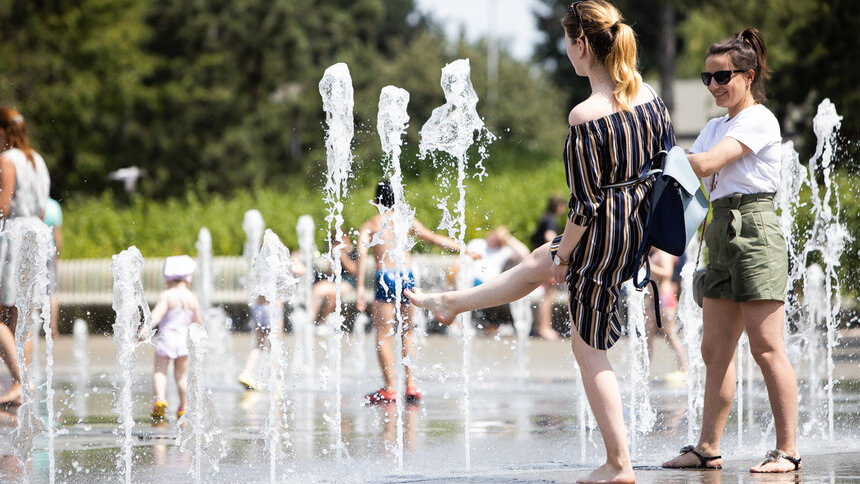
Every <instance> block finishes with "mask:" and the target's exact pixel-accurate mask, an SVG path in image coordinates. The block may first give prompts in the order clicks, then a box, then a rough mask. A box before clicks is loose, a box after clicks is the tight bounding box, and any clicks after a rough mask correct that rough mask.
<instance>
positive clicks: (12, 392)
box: [0, 383, 21, 407]
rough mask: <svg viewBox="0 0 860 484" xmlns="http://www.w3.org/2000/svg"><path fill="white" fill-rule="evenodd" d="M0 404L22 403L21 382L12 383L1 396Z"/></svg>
mask: <svg viewBox="0 0 860 484" xmlns="http://www.w3.org/2000/svg"><path fill="white" fill-rule="evenodd" d="M0 405H2V406H5V407H17V406H19V405H21V383H12V385H11V386H10V387H9V389H8V390H6V394H5V395H3V396H2V397H0Z"/></svg>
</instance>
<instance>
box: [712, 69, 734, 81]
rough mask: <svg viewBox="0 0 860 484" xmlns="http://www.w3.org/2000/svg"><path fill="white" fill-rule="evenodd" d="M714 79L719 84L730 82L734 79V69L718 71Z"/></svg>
mask: <svg viewBox="0 0 860 484" xmlns="http://www.w3.org/2000/svg"><path fill="white" fill-rule="evenodd" d="M714 80H715V81H717V84H728V82H729V81H731V80H732V71H717V72H715V73H714Z"/></svg>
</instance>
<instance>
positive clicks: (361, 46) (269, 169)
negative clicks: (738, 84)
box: [0, 0, 860, 287]
mask: <svg viewBox="0 0 860 484" xmlns="http://www.w3.org/2000/svg"><path fill="white" fill-rule="evenodd" d="M616 4H617V6H618V7H619V9H620V10H621V12H622V13H623V15H624V16H625V19H626V22H627V23H629V24H631V25H632V26H633V28H634V30H635V31H636V32H637V34H638V36H639V46H640V51H639V56H640V61H641V68H642V72H643V74H644V77H645V79H646V80H647V81H648V82H650V83H652V84H653V85H654V86H655V88H657V89H658V90H659V91H660V93H661V95H662V97H663V98H664V100H665V101H666V103H667V105H669V106H670V107H671V109H672V116H673V120H674V121H675V124H676V131H677V132H678V134H679V143H680V144H682V145H684V144H686V145H689V143H690V142H691V141H692V138H693V137H695V135H696V133H697V132H698V130H699V129H700V128H701V127H702V126H703V125H704V123H705V121H706V120H707V119H708V118H709V117H712V116H715V115H720V114H722V112H721V111H720V110H719V109H717V108H716V107H715V106H714V105H713V102H712V101H711V99H710V96H709V94H708V93H707V90H706V89H705V88H704V86H702V85H701V83H700V81H699V80H698V79H697V77H698V73H699V72H700V71H701V70H702V69H703V64H704V52H705V49H706V48H707V46H708V45H710V44H711V43H713V42H715V41H718V40H720V39H723V38H725V37H727V36H728V35H730V34H732V33H734V32H737V31H739V30H742V29H743V28H746V27H751V26H755V27H757V28H759V29H760V30H761V31H762V32H763V33H764V36H765V38H766V40H767V42H768V51H769V59H770V61H771V65H772V68H773V71H774V72H773V81H772V83H771V89H770V107H771V108H772V109H773V110H774V111H775V112H776V113H777V115H778V116H779V118H780V121H781V124H782V129H783V135H784V137H785V139H786V140H792V141H794V142H795V147H796V149H798V151H799V152H800V154H801V160H804V161H805V160H807V159H808V158H809V156H811V154H812V151H813V150H814V147H815V138H814V135H813V132H812V127H811V123H812V117H813V115H814V112H815V108H816V106H817V105H818V103H819V102H820V101H821V100H822V99H824V98H830V99H831V100H832V101H833V102H834V103H835V105H836V108H837V110H838V111H839V113H840V114H842V115H843V117H844V118H843V122H842V129H841V134H840V137H841V138H840V143H839V144H838V152H837V153H836V167H837V175H838V179H839V180H843V181H842V183H840V186H841V187H842V191H843V192H844V194H843V202H842V207H843V210H845V211H846V217H847V220H849V224H850V225H851V226H852V228H851V230H852V233H853V234H855V241H854V242H853V244H854V245H853V246H852V248H851V249H850V251H849V252H850V254H851V257H850V259H851V260H853V261H856V260H857V257H855V255H857V254H858V247H860V246H858V245H857V242H856V240H857V234H858V231H857V228H856V225H857V220H858V219H860V217H858V213H857V211H858V208H857V206H858V204H856V203H853V201H854V198H853V197H854V195H853V193H854V191H855V190H853V187H854V180H855V179H856V170H857V164H858V156H857V154H858V151H860V148H858V144H857V140H858V139H860V89H858V88H857V80H856V79H855V76H856V75H858V74H860V65H858V62H857V59H858V58H857V52H858V47H860V41H858V38H860V37H858V35H857V32H860V3H858V2H857V1H856V0H832V1H823V0H810V1H803V2H797V1H794V0H760V1H757V2H748V1H746V0H720V1H711V0H695V1H693V0H689V1H688V0H660V1H650V2H641V1H639V2H637V1H632V0H619V1H618V2H616ZM567 5H568V3H567V2H560V1H555V0H460V1H448V0H352V1H347V0H243V1H241V2H236V1H225V0H79V1H74V2H70V1H60V0H26V1H22V0H2V1H0V66H2V67H0V103H2V104H8V105H13V106H15V107H16V108H18V109H19V110H20V111H21V112H22V113H23V114H24V116H25V117H26V119H27V125H28V128H29V130H30V135H31V140H32V142H33V145H34V147H35V148H36V150H38V151H40V152H41V153H42V154H43V155H44V158H45V160H46V162H47V163H48V166H49V168H50V171H51V178H52V190H51V191H52V196H53V197H54V198H56V199H58V200H59V201H60V203H61V204H62V206H63V209H64V213H65V226H64V232H65V235H66V243H65V248H64V254H63V257H64V258H84V257H109V256H110V255H112V254H114V253H116V252H119V251H120V250H122V249H125V248H127V247H128V246H129V245H137V246H138V247H139V248H140V249H141V251H142V253H143V254H144V256H167V255H173V254H178V253H189V254H192V255H193V254H194V253H195V249H194V241H195V240H196V237H197V231H198V230H199V229H200V227H201V226H204V225H205V226H207V227H209V229H210V230H211V231H212V236H213V246H214V251H215V254H216V255H238V254H240V253H241V250H242V243H243V241H244V233H243V232H242V229H241V220H242V214H243V213H244V212H245V211H246V210H248V209H251V208H257V209H259V210H260V211H261V212H262V214H263V215H264V218H265V220H266V222H267V224H268V225H269V226H270V227H271V228H273V229H274V230H275V231H276V232H277V233H278V234H279V235H280V236H281V237H282V238H283V239H284V241H285V242H286V243H287V245H288V247H295V245H296V237H295V223H296V219H297V218H298V216H300V215H302V214H305V213H309V214H311V215H313V216H314V217H315V218H316V220H317V225H318V226H319V225H321V224H322V218H323V214H324V207H323V203H322V200H321V196H320V195H319V190H320V187H321V186H322V185H323V179H324V175H325V173H324V172H325V148H324V137H325V126H324V113H323V111H322V105H321V104H322V103H321V99H320V95H319V92H318V83H319V80H320V78H321V76H322V73H323V71H324V70H325V68H326V67H328V66H330V65H332V64H334V63H336V62H345V63H347V64H348V65H349V67H350V71H351V75H352V79H353V83H354V87H355V123H356V137H355V140H354V143H353V146H354V154H355V162H354V168H353V183H352V186H353V188H352V189H351V193H350V197H351V198H350V199H349V200H350V201H349V203H348V205H347V207H346V214H345V215H346V223H347V225H348V226H350V227H355V226H356V225H357V224H358V222H359V221H360V220H363V219H364V218H366V217H367V216H369V215H370V214H371V213H372V211H373V210H375V209H374V208H373V207H372V206H370V205H369V204H368V203H367V200H369V199H370V198H371V191H372V188H373V185H374V184H375V181H376V180H377V179H378V178H379V177H380V176H382V170H381V168H380V158H381V156H382V152H381V148H380V144H379V140H378V135H377V134H376V114H377V113H376V111H377V103H378V96H379V92H380V90H381V88H382V87H383V86H386V85H389V84H393V85H396V86H398V87H402V88H404V89H406V90H408V91H409V93H410V95H411V101H410V103H409V114H410V116H411V123H410V127H409V131H408V137H407V142H406V147H405V152H404V155H403V157H402V159H401V162H402V165H403V170H404V173H405V176H406V185H407V197H408V198H409V201H410V203H412V204H413V205H414V206H415V207H416V209H417V215H418V217H419V218H420V219H422V220H423V221H424V222H425V224H427V225H428V226H429V225H433V226H435V222H438V220H439V218H440V211H439V210H438V209H437V208H436V205H437V203H438V202H439V200H440V199H443V198H444V196H445V194H444V193H439V190H440V189H439V184H438V183H437V182H436V179H437V177H440V176H446V174H447V172H448V171H449V170H450V169H449V168H446V167H445V166H444V165H445V164H444V163H441V164H434V163H431V162H430V161H428V160H421V159H419V158H418V157H417V146H418V142H417V141H418V136H417V133H418V130H419V129H420V127H421V125H422V124H423V123H424V121H425V120H426V119H427V118H428V117H429V114H430V111H431V110H432V109H433V108H434V107H436V106H439V105H441V104H443V103H444V98H443V96H442V91H441V89H440V87H439V76H440V69H441V68H442V67H443V66H444V65H445V64H446V63H448V62H450V61H452V60H455V59H458V58H464V57H465V58H469V59H470V60H471V66H472V81H473V83H474V85H475V88H476V91H477V93H478V96H479V97H480V102H479V104H478V111H479V113H480V114H481V115H482V116H483V117H484V118H485V121H486V123H487V126H488V127H489V130H490V131H491V132H492V133H494V134H495V135H496V136H497V137H498V139H497V141H495V142H494V143H493V144H492V145H490V146H489V148H488V151H487V152H488V157H487V159H486V160H485V165H486V167H487V171H488V173H489V175H490V176H489V177H486V178H484V179H477V178H473V179H471V180H470V191H469V195H468V196H469V200H468V202H467V203H468V206H469V212H470V214H469V217H470V220H469V221H468V223H469V227H470V229H469V230H470V231H471V234H472V235H475V234H476V233H477V232H480V231H481V230H485V229H486V228H489V227H492V226H495V225H498V224H500V223H504V224H506V225H507V226H508V227H509V228H510V229H511V231H512V232H513V233H514V235H516V236H518V237H519V238H520V239H525V238H527V237H528V234H529V233H530V231H531V230H532V229H533V228H534V225H535V223H536V221H537V219H538V217H539V215H540V213H541V212H542V210H543V208H544V205H545V203H546V202H545V201H546V198H547V197H548V196H549V195H550V194H552V193H559V194H565V192H566V186H565V184H564V183H563V182H562V181H561V180H562V179H563V167H562V165H561V162H560V160H561V149H562V143H563V140H564V137H565V135H566V129H567V126H566V115H567V112H568V110H569V109H570V108H571V107H572V106H573V105H574V104H576V103H577V102H579V101H581V100H582V99H584V98H585V97H586V96H587V93H588V88H587V85H586V84H585V83H584V82H583V81H582V79H580V78H577V77H576V76H575V74H574V72H573V69H572V68H571V66H570V64H569V62H568V61H567V59H566V57H565V54H564V40H563V32H562V29H561V27H560V24H559V19H560V18H561V17H562V15H563V14H564V11H565V9H566V8H567ZM473 158H474V159H476V158H477V155H475V156H474V157H473ZM801 217H802V215H801ZM318 240H319V242H320V244H322V242H323V240H324V234H323V233H322V232H320V234H319V237H318ZM417 250H419V251H421V250H425V249H423V248H422V247H420V246H419V247H418V248H417ZM855 265H856V262H849V264H848V267H846V268H845V269H844V270H846V271H849V272H850V275H851V277H852V278H855V274H856V272H857V271H856V267H854V266H855ZM855 287H856V285H855Z"/></svg>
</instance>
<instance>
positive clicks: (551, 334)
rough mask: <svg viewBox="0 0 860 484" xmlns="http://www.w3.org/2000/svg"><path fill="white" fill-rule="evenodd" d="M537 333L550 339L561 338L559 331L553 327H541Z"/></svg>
mask: <svg viewBox="0 0 860 484" xmlns="http://www.w3.org/2000/svg"><path fill="white" fill-rule="evenodd" d="M537 335H538V336H539V337H540V338H543V339H545V340H548V341H555V340H557V339H559V338H560V336H559V335H558V333H557V332H556V331H555V330H554V329H552V328H547V329H539V330H537Z"/></svg>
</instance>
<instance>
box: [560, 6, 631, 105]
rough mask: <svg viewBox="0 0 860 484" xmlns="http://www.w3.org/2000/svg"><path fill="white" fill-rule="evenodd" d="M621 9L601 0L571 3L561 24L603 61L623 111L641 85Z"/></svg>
mask: <svg viewBox="0 0 860 484" xmlns="http://www.w3.org/2000/svg"><path fill="white" fill-rule="evenodd" d="M623 20H624V18H623V17H622V16H621V13H620V12H619V11H618V9H617V8H615V6H614V5H612V4H611V3H609V2H606V1H604V0H588V1H585V2H579V3H576V4H572V5H571V7H569V8H568V9H567V13H566V14H565V16H564V18H562V19H561V24H562V26H563V27H564V31H565V33H566V34H567V36H568V37H569V38H570V40H577V39H580V38H582V39H583V41H584V42H585V45H586V47H588V48H589V49H591V52H593V53H594V56H595V57H596V58H597V59H598V60H600V61H601V62H603V65H604V66H605V67H606V69H607V70H608V71H609V76H610V77H611V79H612V82H613V83H614V84H615V93H614V94H615V101H616V102H617V103H618V104H619V105H620V106H621V109H623V110H625V111H631V110H632V109H633V102H634V100H635V98H636V94H637V93H638V92H639V88H640V87H641V86H642V76H641V75H640V74H639V65H638V64H639V62H638V58H637V56H636V34H635V33H634V32H633V29H632V28H631V27H630V26H629V25H627V24H625V23H624V22H623Z"/></svg>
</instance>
